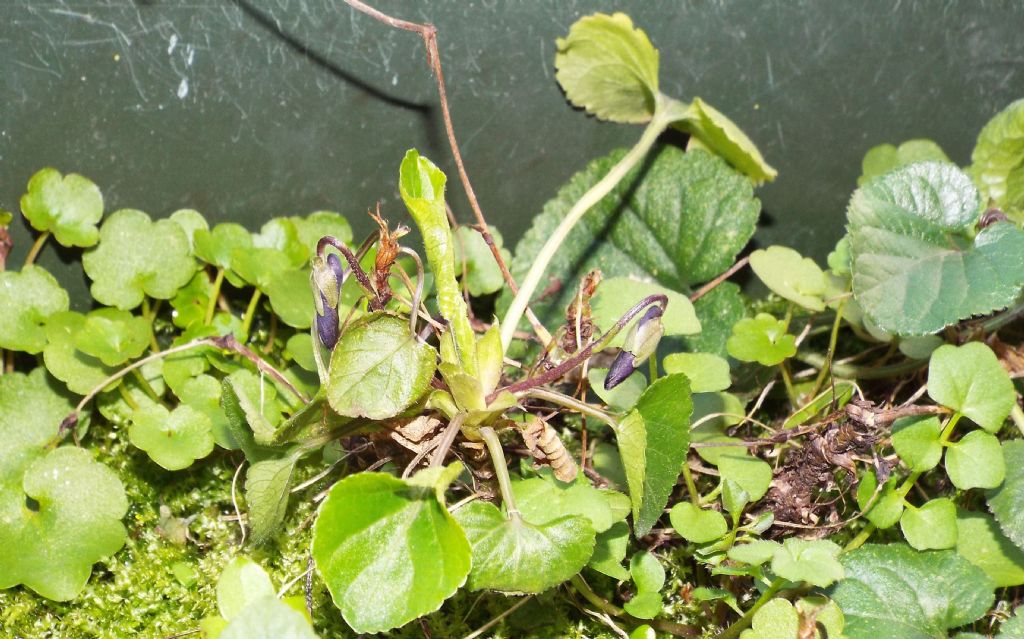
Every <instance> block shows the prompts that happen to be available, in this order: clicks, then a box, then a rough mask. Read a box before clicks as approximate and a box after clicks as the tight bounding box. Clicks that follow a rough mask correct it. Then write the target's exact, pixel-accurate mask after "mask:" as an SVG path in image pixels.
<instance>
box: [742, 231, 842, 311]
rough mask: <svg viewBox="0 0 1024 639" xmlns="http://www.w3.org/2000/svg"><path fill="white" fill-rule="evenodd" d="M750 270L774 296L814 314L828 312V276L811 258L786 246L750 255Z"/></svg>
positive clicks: (774, 247) (769, 248) (770, 248)
mask: <svg viewBox="0 0 1024 639" xmlns="http://www.w3.org/2000/svg"><path fill="white" fill-rule="evenodd" d="M750 268H752V269H753V270H754V273H755V274H756V275H757V276H758V277H759V278H761V281H762V282H764V284H765V286H767V287H768V288H769V289H771V291H772V292H773V293H775V294H776V295H778V296H780V297H783V298H785V299H787V300H789V301H791V302H793V303H794V304H797V305H799V306H802V307H804V308H806V309H809V310H812V311H818V312H820V311H823V310H825V300H824V298H825V295H826V293H827V290H828V288H827V283H826V281H825V273H824V271H822V270H821V267H819V266H818V265H817V264H815V263H814V260H812V259H811V258H809V257H803V256H802V255H800V254H799V253H797V252H796V251H794V250H793V249H791V248H788V247H785V246H769V247H768V248H767V249H758V250H756V251H754V252H753V253H751V254H750Z"/></svg>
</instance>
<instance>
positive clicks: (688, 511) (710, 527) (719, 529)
mask: <svg viewBox="0 0 1024 639" xmlns="http://www.w3.org/2000/svg"><path fill="white" fill-rule="evenodd" d="M668 518H669V521H671V522H672V527H673V528H675V529H676V532H677V533H679V535H680V536H681V537H682V538H683V539H685V540H687V541H690V542H693V543H695V544H706V543H708V542H711V541H715V540H716V539H721V538H722V537H724V536H725V533H727V532H729V524H728V523H726V521H725V517H723V516H722V513H720V512H718V511H717V510H710V509H704V508H697V507H696V506H694V505H693V504H691V503H690V502H688V501H681V502H679V503H678V504H676V505H675V506H672V510H670V511H669V513H668Z"/></svg>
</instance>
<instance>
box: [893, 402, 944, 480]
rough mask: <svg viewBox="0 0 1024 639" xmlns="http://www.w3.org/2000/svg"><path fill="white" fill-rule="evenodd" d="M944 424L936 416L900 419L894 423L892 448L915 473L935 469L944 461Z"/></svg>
mask: <svg viewBox="0 0 1024 639" xmlns="http://www.w3.org/2000/svg"><path fill="white" fill-rule="evenodd" d="M941 434H942V424H940V423H939V418H938V417H935V416H934V415H921V416H917V417H900V418H899V419H897V420H896V421H894V422H893V423H892V447H893V448H894V449H896V454H897V455H899V456H900V459H901V460H903V462H904V463H906V465H907V466H909V467H910V469H911V470H913V471H915V472H921V473H923V472H925V471H928V470H931V469H932V468H935V467H936V466H937V465H938V463H939V460H940V459H942V444H941V443H940V441H939V439H940V435H941Z"/></svg>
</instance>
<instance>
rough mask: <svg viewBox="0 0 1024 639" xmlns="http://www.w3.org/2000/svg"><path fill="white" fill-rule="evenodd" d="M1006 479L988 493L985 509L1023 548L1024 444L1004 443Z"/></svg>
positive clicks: (1013, 441)
mask: <svg viewBox="0 0 1024 639" xmlns="http://www.w3.org/2000/svg"><path fill="white" fill-rule="evenodd" d="M1002 449H1003V461H1004V465H1005V467H1006V479H1005V480H1004V481H1003V484H1002V485H1001V486H999V487H998V488H996V489H995V490H991V491H989V492H988V509H989V511H991V512H992V514H993V515H995V518H996V521H997V522H999V527H1000V528H1002V529H1003V533H1004V534H1006V536H1007V537H1009V538H1010V539H1011V540H1013V543H1015V544H1017V547H1018V548H1021V549H1024V441H1021V440H1019V439H1017V440H1011V441H1008V442H1004V443H1003V445H1002Z"/></svg>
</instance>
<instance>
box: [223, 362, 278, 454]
mask: <svg viewBox="0 0 1024 639" xmlns="http://www.w3.org/2000/svg"><path fill="white" fill-rule="evenodd" d="M220 401H221V407H222V408H223V409H224V414H225V415H226V416H227V418H228V430H229V431H230V434H231V439H232V440H233V442H234V444H235V446H237V447H238V448H241V449H242V452H244V453H245V457H246V459H248V460H249V461H254V460H256V459H259V458H261V457H262V456H263V455H262V452H263V451H262V450H261V448H262V447H261V446H260V445H259V444H257V442H264V441H271V440H273V438H274V434H275V433H276V430H277V426H278V424H280V423H281V404H280V402H278V401H277V391H276V390H275V388H274V387H273V385H272V384H270V383H269V382H266V381H264V380H263V379H262V378H260V377H257V376H256V375H255V374H253V373H252V372H250V371H248V370H245V369H242V370H238V371H235V372H233V373H231V374H230V375H228V376H227V377H225V378H224V381H223V383H222V386H221V400H220Z"/></svg>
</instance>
